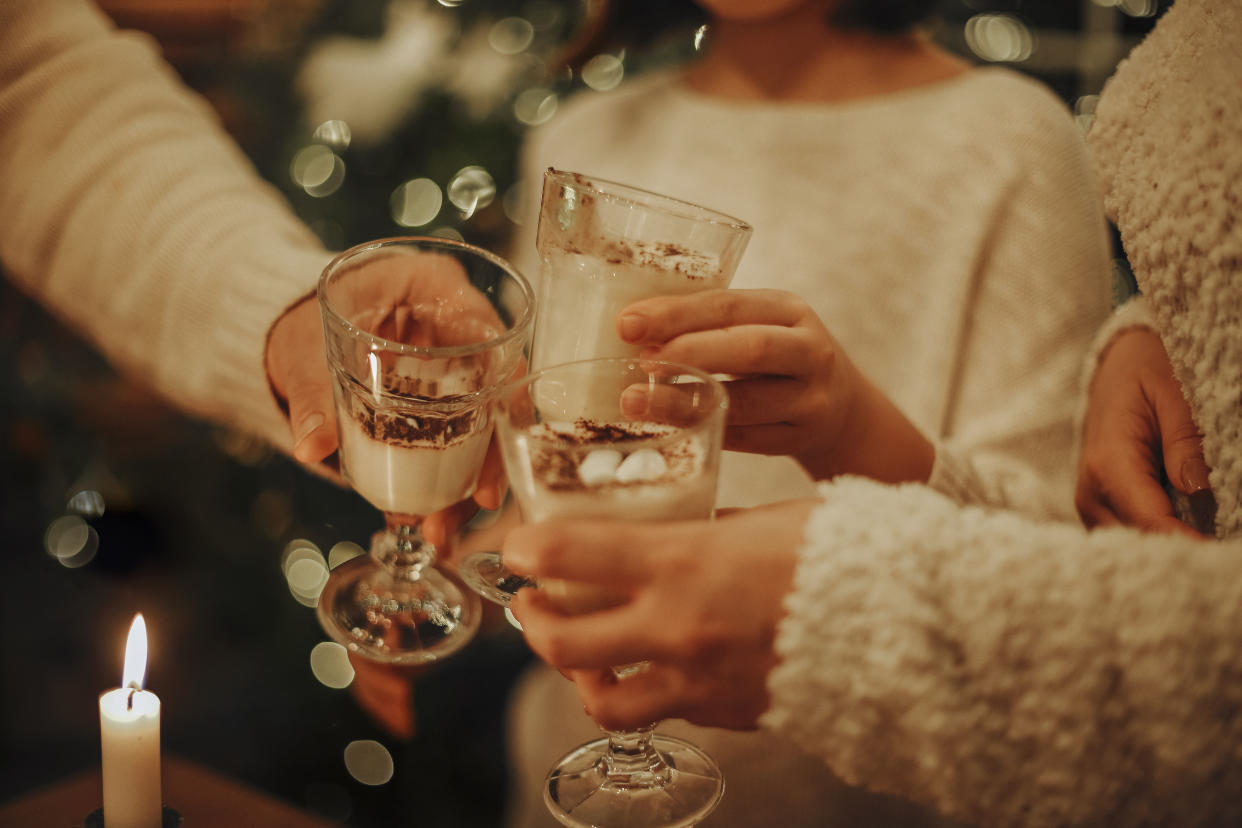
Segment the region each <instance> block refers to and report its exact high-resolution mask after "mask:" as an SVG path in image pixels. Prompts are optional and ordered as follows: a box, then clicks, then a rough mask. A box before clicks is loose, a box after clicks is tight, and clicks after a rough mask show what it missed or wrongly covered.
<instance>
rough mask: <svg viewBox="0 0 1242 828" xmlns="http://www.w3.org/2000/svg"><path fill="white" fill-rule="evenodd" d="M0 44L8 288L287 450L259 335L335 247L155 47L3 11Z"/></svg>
mask: <svg viewBox="0 0 1242 828" xmlns="http://www.w3.org/2000/svg"><path fill="white" fill-rule="evenodd" d="M0 39H2V42H3V45H2V46H0V215H3V216H4V221H3V222H0V261H3V264H4V269H5V272H6V274H7V275H8V277H9V278H10V279H12V280H13V281H14V282H15V283H16V284H17V285H18V286H19V287H21V288H22V289H23V290H24V291H26V292H28V293H29V294H30V295H32V296H33V297H35V298H36V299H38V300H39V301H40V302H42V303H43V304H45V305H46V306H48V307H49V308H50V309H52V310H53V311H54V312H55V313H56V314H57V315H58V316H60V317H61V318H62V319H63V320H64V321H65V322H66V323H68V324H69V325H70V326H72V327H73V328H75V329H76V330H77V331H79V332H80V333H81V334H82V335H83V336H84V337H86V338H87V339H88V340H89V341H90V342H92V343H93V344H95V345H96V346H98V347H99V348H100V349H101V350H102V351H103V352H104V353H105V354H106V355H107V356H108V357H109V358H110V360H111V361H113V362H114V364H116V365H117V366H118V367H119V368H120V369H121V370H123V371H125V372H127V373H128V374H131V375H133V376H135V377H136V378H138V379H140V380H142V381H145V382H146V383H148V384H149V385H152V386H154V387H155V388H156V389H157V390H158V391H160V392H162V393H163V394H165V395H166V396H168V397H169V398H171V399H172V400H173V401H175V402H176V403H177V404H178V405H180V406H181V407H182V408H184V409H186V410H188V411H190V412H192V413H194V414H197V415H200V416H203V417H208V418H211V419H214V420H217V421H220V422H224V423H229V424H232V425H234V426H236V427H239V428H242V429H244V430H246V431H250V432H253V433H256V434H258V435H260V436H262V437H264V438H266V439H267V440H269V441H271V442H273V443H275V444H276V445H278V446H282V447H287V446H288V444H289V442H290V438H289V434H288V426H287V425H286V424H285V421H284V418H283V415H282V414H281V412H280V411H279V410H278V408H277V406H276V404H275V402H274V400H273V398H272V394H271V392H270V390H269V387H268V382H267V377H266V372H265V370H264V364H263V353H264V345H265V339H266V335H267V331H268V328H269V327H270V326H271V324H272V322H273V321H274V320H275V319H276V318H277V317H278V316H279V314H280V313H281V312H282V311H283V310H284V309H285V308H287V307H288V306H289V305H290V304H292V303H293V302H294V301H295V300H296V299H298V298H300V297H301V296H304V295H306V294H307V293H309V292H310V291H311V290H312V289H313V287H314V285H315V281H316V278H317V277H318V274H319V272H320V270H321V269H322V268H323V266H324V264H325V263H326V262H327V259H328V254H327V253H326V252H325V251H324V250H323V249H322V248H321V247H320V245H319V244H318V242H317V241H316V240H315V239H314V237H313V236H312V235H311V234H310V232H309V231H308V230H307V229H306V228H305V227H304V225H302V224H301V223H300V222H299V221H298V220H297V218H296V217H295V216H294V215H293V213H292V212H291V210H290V209H289V207H288V206H287V204H285V203H284V202H283V201H282V200H281V198H280V196H279V195H278V193H277V192H276V191H275V190H274V189H273V188H272V187H270V186H269V185H267V184H266V183H265V182H263V181H262V180H261V179H260V178H259V176H258V175H257V174H256V173H255V171H254V170H253V168H252V167H251V165H250V163H249V162H248V160H247V159H246V158H245V157H244V156H243V155H242V153H241V152H240V150H239V149H238V148H237V146H236V145H235V144H234V143H233V141H232V140H231V139H230V138H229V137H228V136H227V134H226V133H225V132H224V131H223V130H222V129H221V127H220V125H219V123H218V122H217V120H216V118H215V117H214V115H213V114H212V113H211V111H210V110H209V108H208V107H207V106H206V104H205V103H204V102H202V101H201V100H200V99H198V98H197V96H195V95H194V94H193V93H191V92H190V91H189V90H187V89H186V88H185V87H183V86H182V85H181V84H180V82H179V81H178V79H177V78H176V77H175V75H174V73H173V72H172V71H171V69H169V67H168V66H167V65H166V64H165V63H163V62H162V61H161V60H160V58H159V55H158V52H157V51H156V49H155V48H154V47H153V44H152V42H151V41H150V39H149V38H147V37H145V36H142V35H139V34H136V33H132V32H129V33H126V32H118V31H116V30H115V29H114V28H113V27H112V25H111V23H110V22H109V21H108V20H107V19H106V18H104V17H103V16H102V15H101V14H100V13H99V12H98V11H97V10H95V9H94V8H93V7H92V6H89V5H87V4H85V3H83V2H80V0H5V1H4V2H3V3H0ZM307 358H308V359H322V355H315V354H308V355H307Z"/></svg>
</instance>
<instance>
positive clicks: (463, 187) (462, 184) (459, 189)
mask: <svg viewBox="0 0 1242 828" xmlns="http://www.w3.org/2000/svg"><path fill="white" fill-rule="evenodd" d="M447 193H448V200H449V202H450V203H451V204H452V205H453V206H454V207H456V208H457V209H458V210H461V212H462V214H463V215H464V216H465V217H466V218H470V217H471V216H473V215H474V212H475V210H478V209H480V208H482V207H486V206H487V205H489V204H491V203H492V199H494V198H495V197H496V180H495V179H494V178H492V174H491V173H489V172H488V171H487V170H485V169H483V168H482V167H463V168H462V169H460V170H458V171H457V174H456V175H454V176H453V179H452V180H451V181H449V185H448V188H447Z"/></svg>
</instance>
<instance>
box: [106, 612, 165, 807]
mask: <svg viewBox="0 0 1242 828" xmlns="http://www.w3.org/2000/svg"><path fill="white" fill-rule="evenodd" d="M146 649H147V642H146V627H145V625H143V622H142V616H141V615H139V616H137V617H136V618H135V619H134V624H133V626H132V627H131V628H130V633H129V641H128V642H127V644H126V646H125V673H124V678H123V680H122V685H123V686H121V687H118V688H117V689H115V690H109V691H108V692H106V693H104V694H103V695H102V696H100V697H99V734H100V743H101V747H102V759H103V818H104V825H105V826H106V828H159V826H160V824H161V822H162V820H163V796H162V794H161V791H160V700H159V697H158V696H156V695H155V694H154V693H152V692H150V691H148V690H140V689H138V688H139V687H140V686H141V684H142V676H143V673H145V672H146V660H147V656H146ZM138 665H141V666H138Z"/></svg>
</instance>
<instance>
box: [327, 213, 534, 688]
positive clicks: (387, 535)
mask: <svg viewBox="0 0 1242 828" xmlns="http://www.w3.org/2000/svg"><path fill="white" fill-rule="evenodd" d="M319 303H320V310H321V313H322V316H323V324H324V338H325V341H326V347H327V355H328V362H329V365H330V367H331V369H332V374H333V393H334V397H335V401H336V413H337V429H338V434H339V440H340V449H339V451H340V463H341V473H342V475H343V476H344V478H345V480H346V481H347V482H348V483H349V484H350V485H351V486H353V487H354V489H355V490H356V491H357V492H358V493H359V494H360V495H362V496H363V497H364V498H366V499H367V500H368V501H369V502H370V503H371V504H372V505H374V506H375V507H376V508H378V509H380V510H381V511H382V512H383V513H384V516H385V523H386V527H387V531H386V532H384V533H381V534H379V535H377V536H376V538H375V540H374V542H373V543H372V547H371V554H370V555H369V556H364V557H361V558H356V559H354V560H353V561H349V562H347V563H345V564H342V565H340V566H338V567H337V568H336V569H334V570H333V571H332V573H331V575H330V577H329V579H328V583H327V585H326V586H325V588H324V590H323V593H322V594H321V595H320V598H319V606H318V615H319V620H320V623H321V624H322V625H323V627H324V629H325V630H326V631H327V632H328V634H329V635H330V636H332V638H334V639H335V640H337V641H338V642H340V643H341V644H343V645H345V646H346V647H348V648H349V649H350V650H351V651H352V652H356V653H358V654H360V655H363V656H365V657H368V658H371V659H374V660H376V661H381V662H387V663H396V664H420V663H426V662H429V661H433V660H435V659H437V658H442V657H443V656H445V655H448V654H449V653H452V652H454V651H456V650H457V649H459V648H461V647H462V646H464V645H465V644H466V643H468V642H469V640H470V639H471V637H472V636H473V634H474V632H475V631H476V630H477V629H478V625H479V611H480V608H479V603H478V598H477V597H476V596H475V595H474V594H473V593H471V592H470V591H468V590H465V589H463V588H462V587H461V585H459V584H458V583H457V581H456V579H455V577H454V576H453V575H452V574H450V573H448V572H444V571H441V570H439V569H437V568H436V566H435V560H436V549H435V547H434V546H433V545H432V544H430V543H429V542H427V540H426V539H425V538H423V536H422V533H421V531H420V525H421V524H422V522H423V520H424V519H425V518H426V517H427V516H429V515H431V514H433V513H435V512H438V511H440V510H442V509H446V508H448V507H449V506H452V505H453V504H455V503H457V502H459V501H461V500H464V499H465V498H467V497H469V496H470V494H471V492H472V491H473V490H474V487H475V484H476V482H477V480H478V476H479V471H480V468H481V466H482V464H483V462H484V457H485V455H486V454H487V450H488V444H489V442H490V439H491V433H492V424H491V415H490V408H489V404H490V402H491V400H492V395H493V393H494V392H495V390H496V389H497V388H498V387H499V386H501V385H502V384H504V383H505V382H507V381H508V380H510V379H512V378H513V376H514V375H515V373H516V372H518V371H519V370H521V368H522V367H523V359H524V352H525V348H526V346H527V344H528V341H529V332H530V328H531V322H532V319H533V317H534V298H533V293H532V291H531V289H530V286H529V285H528V284H527V283H526V281H525V280H524V279H523V278H522V277H521V275H520V274H518V273H517V271H516V270H514V269H513V268H512V267H511V266H510V265H509V264H508V263H506V262H505V261H504V260H502V259H500V258H498V257H496V256H493V255H492V254H490V253H488V252H486V251H484V250H481V249H479V248H476V247H472V246H470V245H467V244H463V243H460V242H455V241H451V240H446V239H435V238H399V239H385V240H380V241H376V242H370V243H367V244H363V245H359V246H357V247H354V248H351V249H350V250H347V251H345V252H344V253H342V254H341V255H339V256H337V257H336V259H334V260H333V261H332V262H331V263H330V264H329V265H328V267H327V268H326V269H325V270H324V273H323V276H322V277H321V278H320V281H319Z"/></svg>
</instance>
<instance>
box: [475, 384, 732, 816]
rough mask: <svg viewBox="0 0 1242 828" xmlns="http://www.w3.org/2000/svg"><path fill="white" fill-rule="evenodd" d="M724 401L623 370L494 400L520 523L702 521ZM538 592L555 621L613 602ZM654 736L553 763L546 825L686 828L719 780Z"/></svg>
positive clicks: (677, 746)
mask: <svg viewBox="0 0 1242 828" xmlns="http://www.w3.org/2000/svg"><path fill="white" fill-rule="evenodd" d="M618 388H619V389H621V390H620V393H616V392H615V391H614V389H618ZM583 389H593V390H592V392H590V393H584V390H583ZM727 400H728V398H727V396H726V392H725V390H724V388H723V387H722V386H721V384H720V383H719V382H717V381H716V380H714V379H712V378H711V377H710V376H708V375H707V374H704V373H703V372H701V371H698V370H696V369H693V368H689V367H686V366H681V365H674V364H672V363H662V362H639V361H637V360H629V359H603V360H588V361H584V362H572V363H568V364H564V365H557V366H553V367H550V368H544V369H543V370H541V371H537V372H535V373H533V374H531V375H529V376H527V377H525V378H522V379H520V380H518V381H516V382H515V383H513V384H512V385H510V386H509V387H508V388H506V389H505V390H504V391H502V393H501V394H500V395H499V397H498V398H497V402H496V406H495V407H496V415H495V416H496V436H497V440H498V442H499V444H500V449H501V456H502V457H503V459H504V464H505V471H506V472H507V474H508V475H509V482H510V486H511V487H512V491H513V495H514V497H515V498H516V499H517V502H518V505H519V506H520V507H521V510H522V516H523V519H524V520H526V521H530V522H539V521H544V520H549V519H552V518H610V519H614V520H624V521H635V520H642V521H650V520H687V519H694V518H706V517H710V516H711V514H712V512H713V508H714V505H715V499H716V480H717V477H718V475H719V470H720V447H721V440H722V438H723V434H724V422H725V412H726V408H727ZM539 588H540V589H542V590H543V591H544V592H545V593H546V594H547V595H548V596H550V597H551V598H552V599H553V600H554V601H555V602H556V603H557V604H559V606H560V608H561V609H562V610H563V611H565V612H568V613H574V612H586V611H589V610H593V609H600V608H606V607H608V606H611V605H613V604H615V603H617V602H618V601H617V597H616V596H615V595H614V594H613V593H612V592H611V591H610V590H608V589H607V588H606V587H598V586H589V585H586V584H575V583H568V582H563V581H546V580H545V581H543V582H541V583H540V585H539ZM636 669H642V666H641V665H631V666H629V667H625V668H618V670H617V673H618V675H619V676H623V675H624V674H625V672H626V671H628V670H636ZM620 680H621V681H624V678H621V679H620ZM654 727H655V725H654V724H652V725H651V726H650V727H646V728H643V729H641V730H636V731H630V732H610V733H608V735H607V737H605V738H602V739H598V740H596V741H593V742H589V743H587V744H585V745H582V746H580V747H578V748H575V749H574V750H573V751H571V752H570V753H568V754H566V755H565V756H564V757H563V758H562V759H561V760H560V761H559V762H558V763H557V764H556V766H555V767H554V768H553V769H552V771H551V772H550V773H549V775H548V778H547V783H546V786H545V789H544V799H545V801H546V803H547V805H548V808H549V809H550V810H551V812H552V814H553V815H554V816H555V817H556V818H557V819H558V820H560V822H561V823H563V824H565V825H570V826H625V828H656V826H660V828H668V826H684V825H693V824H695V823H697V822H698V821H699V820H701V819H702V818H703V817H705V816H706V815H707V814H709V813H710V812H711V811H712V810H713V809H714V808H715V807H716V804H717V803H718V802H719V801H720V797H721V795H722V794H723V792H724V780H723V777H722V775H721V773H720V768H719V767H718V766H717V765H716V763H715V762H714V761H713V760H712V759H711V757H710V756H708V755H707V754H706V753H704V752H703V751H702V750H700V749H699V748H697V747H695V746H694V745H692V744H690V743H689V742H686V741H684V740H681V739H676V738H673V737H669V736H659V735H656V734H655V733H654Z"/></svg>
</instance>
